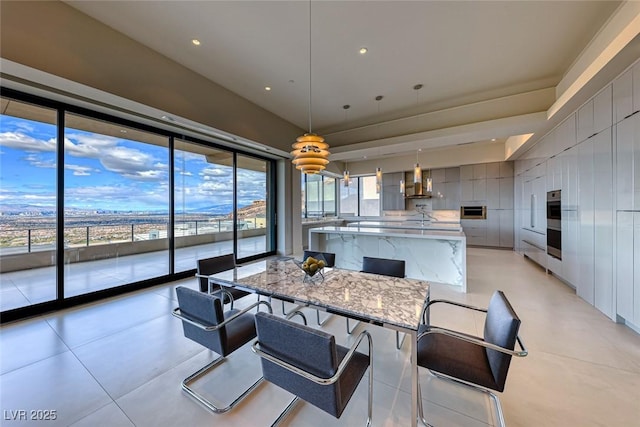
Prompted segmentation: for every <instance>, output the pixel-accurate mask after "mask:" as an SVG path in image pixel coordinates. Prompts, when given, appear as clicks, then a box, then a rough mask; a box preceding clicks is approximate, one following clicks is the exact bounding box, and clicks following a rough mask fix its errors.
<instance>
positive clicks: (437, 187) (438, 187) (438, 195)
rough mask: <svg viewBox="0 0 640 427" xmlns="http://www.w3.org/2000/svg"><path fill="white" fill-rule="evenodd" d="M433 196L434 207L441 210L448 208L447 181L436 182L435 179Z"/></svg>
mask: <svg viewBox="0 0 640 427" xmlns="http://www.w3.org/2000/svg"><path fill="white" fill-rule="evenodd" d="M431 194H432V196H433V198H432V199H431V200H432V203H433V209H434V210H440V209H446V206H445V205H446V199H445V198H444V196H445V183H444V182H436V181H433V191H432V192H431Z"/></svg>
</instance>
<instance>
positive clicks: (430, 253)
mask: <svg viewBox="0 0 640 427" xmlns="http://www.w3.org/2000/svg"><path fill="white" fill-rule="evenodd" d="M309 249H310V250H314V251H319V252H331V253H335V254H336V264H335V265H336V267H338V268H345V269H349V270H361V269H362V257H364V256H368V257H375V258H390V259H399V260H404V261H405V273H406V276H407V277H410V278H413V279H420V280H427V281H429V282H437V283H444V284H447V285H452V286H455V287H457V288H459V289H460V290H461V291H462V292H466V290H467V267H466V264H467V256H466V253H467V238H466V236H465V234H464V233H463V232H462V231H442V230H429V229H427V230H425V229H411V228H375V227H354V226H352V227H319V228H312V229H310V230H309Z"/></svg>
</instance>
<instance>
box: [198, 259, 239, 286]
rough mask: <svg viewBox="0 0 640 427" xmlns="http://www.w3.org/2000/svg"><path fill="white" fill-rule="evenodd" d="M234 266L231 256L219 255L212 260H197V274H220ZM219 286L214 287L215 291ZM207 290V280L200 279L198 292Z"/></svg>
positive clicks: (234, 261)
mask: <svg viewBox="0 0 640 427" xmlns="http://www.w3.org/2000/svg"><path fill="white" fill-rule="evenodd" d="M235 266H236V260H235V257H234V255H233V254H227V255H220V256H215V257H212V258H205V259H199V260H198V274H199V275H203V276H209V275H210V274H216V273H220V272H221V271H226V270H231V269H232V268H234V267H235ZM218 287H219V286H217V285H216V286H214V289H217V288H218ZM208 290H209V280H208V279H207V278H206V277H200V292H207V291H208Z"/></svg>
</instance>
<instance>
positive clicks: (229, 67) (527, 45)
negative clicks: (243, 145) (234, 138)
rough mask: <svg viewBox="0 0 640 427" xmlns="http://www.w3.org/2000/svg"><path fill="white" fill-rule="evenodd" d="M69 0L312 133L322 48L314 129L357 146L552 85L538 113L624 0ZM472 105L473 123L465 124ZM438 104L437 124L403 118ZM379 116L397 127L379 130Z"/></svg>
mask: <svg viewBox="0 0 640 427" xmlns="http://www.w3.org/2000/svg"><path fill="white" fill-rule="evenodd" d="M67 3H68V4H70V5H71V6H73V7H74V8H76V9H78V10H80V11H81V12H83V13H86V14H88V15H90V16H91V17H93V18H95V19H97V20H99V21H101V22H103V23H105V24H107V25H109V26H110V27H112V28H114V29H116V30H117V31H119V32H122V33H124V34H126V35H127V36H129V37H131V38H132V39H134V40H136V41H138V42H140V43H142V44H144V45H146V46H148V47H150V48H151V49H153V50H156V51H158V52H160V53H161V54H163V55H165V56H167V57H169V58H171V59H173V60H175V61H176V62H178V63H180V64H183V65H184V66H186V67H188V68H190V69H191V70H193V71H195V72H197V73H199V74H201V75H203V76H205V77H207V78H209V79H210V80H212V81H214V82H216V83H218V84H220V85H222V86H224V87H226V88H227V89H229V90H231V91H232V92H235V93H237V94H238V95H240V96H242V97H244V98H246V99H248V100H250V101H252V102H254V103H255V104H257V105H259V106H261V107H263V108H265V109H266V110H268V111H271V112H273V113H274V114H276V115H278V116H280V117H282V118H284V119H285V120H287V121H289V122H291V123H294V124H295V125H297V126H299V127H300V128H303V129H307V128H308V105H309V86H308V85H309V52H311V64H312V78H311V81H312V98H311V99H312V102H311V110H312V127H313V130H314V131H316V132H318V133H321V134H323V135H324V136H325V137H327V135H329V136H333V137H332V138H328V142H329V143H330V144H331V145H332V147H339V146H342V147H341V148H342V151H343V152H346V151H349V147H356V146H355V144H358V143H362V142H366V141H369V140H371V139H380V137H381V136H383V137H384V138H386V139H388V140H389V141H390V142H389V143H392V142H393V139H394V138H397V137H400V136H402V135H404V136H405V138H404V139H403V141H405V142H406V141H408V140H411V139H412V138H406V135H413V134H418V133H420V132H425V131H432V130H434V129H439V128H443V127H448V126H451V124H452V123H453V124H455V125H458V126H459V125H461V124H466V123H473V122H474V121H486V120H487V117H482V115H479V116H477V117H476V116H475V115H474V113H472V112H468V111H467V110H471V109H470V108H469V105H477V103H479V102H491V100H497V99H512V98H510V97H513V102H518V99H519V98H518V97H517V96H516V95H518V96H520V97H521V98H522V100H523V101H524V102H527V101H526V100H527V99H529V98H528V97H529V96H530V94H531V93H536V94H538V93H539V95H538V98H536V99H538V101H537V105H536V106H535V108H534V109H535V111H545V110H546V109H547V108H549V106H551V104H552V103H553V101H555V99H554V98H553V97H551V98H550V97H549V96H548V93H551V89H549V88H554V87H555V86H556V85H557V84H558V83H559V82H560V80H561V79H562V77H563V75H564V74H565V73H566V72H567V70H568V69H569V67H570V66H571V65H572V63H573V62H574V61H575V60H576V58H577V57H578V56H579V55H580V53H581V52H582V51H583V50H584V49H585V47H586V46H587V45H588V44H589V41H590V40H591V39H592V38H593V37H594V36H595V35H596V34H597V32H598V31H599V29H600V28H601V27H602V26H603V25H604V24H605V23H606V21H607V19H608V18H609V17H610V16H611V14H612V13H613V12H614V11H615V10H616V8H617V7H618V6H619V3H620V2H613V1H566V2H555V1H468V2H464V1H408V2H403V1H325V0H315V1H313V2H312V3H311V18H310V17H309V5H310V4H309V2H306V1H275V2H274V1H117V2H114V1H67ZM309 19H311V51H310V50H309V25H308V24H309ZM194 38H197V39H198V40H200V41H201V45H200V46H197V47H196V46H194V45H193V44H192V43H191V40H192V39H194ZM361 47H367V48H368V49H369V51H368V53H367V54H366V55H360V54H359V53H358V50H359V49H360V48H361ZM418 83H420V84H423V85H424V87H423V88H422V89H421V90H420V91H415V90H413V86H414V85H416V84H418ZM265 86H270V87H271V88H272V90H271V91H269V92H267V91H265V90H264V87H265ZM543 89H548V93H547V92H536V91H540V90H543ZM520 94H523V95H520ZM377 95H383V96H384V98H383V99H382V101H380V102H376V101H375V100H374V98H375V97H376V96H377ZM345 104H349V105H350V106H351V108H349V109H348V110H346V111H345V110H344V109H343V105H345ZM514 105H515V104H514ZM465 106H466V107H465ZM540 106H542V107H541V108H540ZM461 108H462V109H463V111H467V112H466V113H465V115H464V123H458V122H456V121H455V120H453V118H455V116H456V114H459V112H460V111H461V110H460V109H461ZM465 108H467V110H464V109H465ZM531 108H533V107H531ZM515 110H518V112H519V113H518V114H524V113H528V112H533V111H526V109H525V110H522V108H520V109H518V108H515ZM434 112H436V113H437V114H436V113H434ZM425 113H432V114H426V116H428V117H430V120H431V121H430V122H429V123H428V124H424V123H423V124H422V125H419V126H417V125H416V123H415V122H413V121H411V120H405V121H403V120H400V119H402V118H403V117H413V116H416V115H420V114H425ZM496 114H497V113H496ZM504 117H508V113H501V115H499V117H498V116H497V117H492V119H500V118H504ZM452 120H453V121H452ZM460 120H462V119H460ZM379 122H387V124H389V125H390V126H388V127H387V129H386V130H385V129H384V128H383V129H382V130H380V129H379V127H376V126H377V125H376V126H372V125H375V124H376V123H379ZM404 122H406V124H405V123H404ZM367 126H369V132H368V134H367V133H366V132H365V133H363V132H362V129H367ZM376 132H379V134H376ZM372 134H373V136H372ZM507 136H509V135H503V134H500V135H495V137H497V138H506V137H507ZM487 138H491V135H490V134H487ZM463 142H469V141H463ZM360 146H361V144H360ZM411 149H412V150H414V149H415V145H412V146H411ZM407 151H409V150H408V149H407ZM338 152H340V150H338ZM343 157H344V158H346V157H348V156H347V155H345V156H343Z"/></svg>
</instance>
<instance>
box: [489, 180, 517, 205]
mask: <svg viewBox="0 0 640 427" xmlns="http://www.w3.org/2000/svg"><path fill="white" fill-rule="evenodd" d="M487 183H488V180H487ZM498 183H499V185H500V197H499V199H500V200H499V204H498V206H499V207H500V209H513V188H514V187H513V177H508V178H501V179H500V180H499V181H498Z"/></svg>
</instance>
